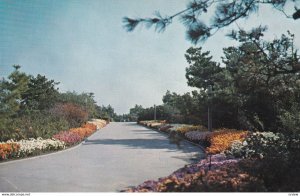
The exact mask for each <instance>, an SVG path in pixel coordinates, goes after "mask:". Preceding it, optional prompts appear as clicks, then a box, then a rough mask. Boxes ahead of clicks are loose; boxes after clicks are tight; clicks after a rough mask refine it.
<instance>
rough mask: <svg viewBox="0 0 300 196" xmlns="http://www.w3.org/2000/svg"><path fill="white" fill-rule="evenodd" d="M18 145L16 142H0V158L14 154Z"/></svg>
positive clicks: (18, 147) (6, 157) (10, 156)
mask: <svg viewBox="0 0 300 196" xmlns="http://www.w3.org/2000/svg"><path fill="white" fill-rule="evenodd" d="M19 149H20V145H19V144H17V143H16V142H5V143H0V160H4V159H9V158H12V157H14V156H16V154H17V152H18V150H19Z"/></svg>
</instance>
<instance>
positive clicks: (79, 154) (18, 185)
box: [0, 123, 203, 192]
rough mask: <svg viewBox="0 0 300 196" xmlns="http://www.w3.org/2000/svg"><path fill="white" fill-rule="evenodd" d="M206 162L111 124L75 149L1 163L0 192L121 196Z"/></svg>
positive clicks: (129, 126)
mask: <svg viewBox="0 0 300 196" xmlns="http://www.w3.org/2000/svg"><path fill="white" fill-rule="evenodd" d="M199 156H200V157H201V156H203V152H202V150H201V149H200V148H199V147H197V146H193V145H191V144H189V143H187V142H181V145H180V148H178V147H177V145H176V144H171V143H170V142H169V140H168V138H167V136H166V135H164V134H162V133H159V132H156V131H154V130H150V129H147V128H145V127H142V126H139V125H137V124H136V123H110V124H109V125H107V126H106V127H104V128H102V129H100V130H99V131H97V132H96V133H94V134H93V135H92V136H90V137H89V138H87V139H86V141H85V142H83V143H82V144H80V145H78V146H76V147H73V148H71V149H68V150H65V151H61V152H58V153H53V154H48V155H45V156H39V157H34V158H30V159H23V160H18V161H10V162H5V163H0V192H117V191H120V190H123V189H125V188H127V187H131V186H136V185H138V184H140V183H142V182H144V181H146V180H149V179H152V180H156V179H158V178H159V177H163V176H167V175H169V174H171V173H172V172H173V171H175V170H177V169H178V168H180V167H183V166H184V165H186V164H189V163H192V162H194V161H195V160H196V159H197V158H199Z"/></svg>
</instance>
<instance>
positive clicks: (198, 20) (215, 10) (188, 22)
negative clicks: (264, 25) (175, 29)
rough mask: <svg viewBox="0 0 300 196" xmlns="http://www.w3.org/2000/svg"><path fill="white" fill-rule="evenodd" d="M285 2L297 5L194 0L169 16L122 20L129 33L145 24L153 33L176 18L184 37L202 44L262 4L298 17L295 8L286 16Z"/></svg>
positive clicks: (277, 0) (282, 1)
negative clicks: (179, 22)
mask: <svg viewBox="0 0 300 196" xmlns="http://www.w3.org/2000/svg"><path fill="white" fill-rule="evenodd" d="M287 2H294V3H295V5H296V1H294V0H275V1H265V0H258V1H254V0H230V1H214V0H206V1H203V0H193V1H190V2H189V3H188V4H187V8H186V9H184V10H182V11H180V12H178V13H176V14H174V15H171V16H165V17H162V16H161V14H160V13H159V12H155V16H154V17H152V18H151V17H150V18H129V17H124V18H123V23H124V28H125V29H126V30H127V31H129V32H131V31H133V30H134V29H135V28H136V27H137V26H138V25H139V24H144V25H145V26H146V27H148V28H149V27H151V26H155V30H156V31H158V32H162V31H164V30H165V28H166V27H167V26H168V25H169V24H171V23H172V21H173V19H174V18H175V17H179V18H180V21H181V22H182V23H183V24H184V26H185V27H186V36H187V38H188V39H189V40H190V41H191V42H192V43H195V44H196V43H198V42H201V41H205V40H206V39H207V38H209V37H210V36H212V35H214V34H215V33H216V32H217V31H218V30H219V29H222V28H224V27H227V26H230V25H231V24H232V23H235V22H236V21H237V20H241V19H245V18H247V17H248V16H250V15H251V14H253V13H255V12H257V11H258V10H259V7H260V6H261V5H266V4H267V5H270V6H271V7H272V8H275V9H277V10H278V11H280V12H282V13H284V15H285V16H287V17H288V18H294V19H298V18H300V10H299V9H297V8H296V7H295V9H296V10H295V12H294V13H293V14H292V13H290V15H288V14H286V12H285V10H284V8H285V7H286V6H285V5H286V4H287ZM291 15H293V16H291ZM204 18H209V19H210V20H204ZM207 23H210V24H207Z"/></svg>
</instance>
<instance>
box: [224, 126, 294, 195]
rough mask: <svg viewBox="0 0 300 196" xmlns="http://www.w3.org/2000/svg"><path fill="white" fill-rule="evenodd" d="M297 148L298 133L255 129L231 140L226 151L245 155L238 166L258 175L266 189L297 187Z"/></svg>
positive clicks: (291, 188) (237, 155)
mask: <svg viewBox="0 0 300 196" xmlns="http://www.w3.org/2000/svg"><path fill="white" fill-rule="evenodd" d="M299 150H300V137H299V135H285V136H284V135H283V134H280V133H272V132H262V133H259V132H258V133H251V134H249V135H248V137H247V138H246V140H245V141H244V142H243V143H239V144H233V145H232V146H231V149H230V150H229V151H228V152H227V153H228V154H229V155H233V156H235V157H243V158H245V159H244V160H243V161H242V162H241V163H240V167H242V168H243V169H244V170H245V171H247V172H248V173H249V174H251V175H254V176H257V177H259V178H260V179H262V180H263V182H264V184H265V186H266V188H267V190H268V191H299V189H298V184H299V183H300V178H299V175H298V174H299V172H300V167H299V164H298V163H299V161H300V156H299ZM274 168H276V169H275V170H274ZM291 168H292V169H291Z"/></svg>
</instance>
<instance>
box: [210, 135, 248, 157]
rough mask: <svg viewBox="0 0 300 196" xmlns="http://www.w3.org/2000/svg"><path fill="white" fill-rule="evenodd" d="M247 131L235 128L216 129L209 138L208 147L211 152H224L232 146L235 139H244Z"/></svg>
mask: <svg viewBox="0 0 300 196" xmlns="http://www.w3.org/2000/svg"><path fill="white" fill-rule="evenodd" d="M247 133H248V132H247V131H238V130H233V129H219V130H215V131H214V132H213V133H212V134H211V135H210V136H209V138H208V141H209V142H210V144H211V145H210V146H209V147H208V148H207V149H206V151H207V152H208V153H209V154H217V153H221V152H224V151H225V150H227V149H229V148H230V145H231V144H232V142H234V141H237V140H238V141H243V140H245V138H246V135H247Z"/></svg>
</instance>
